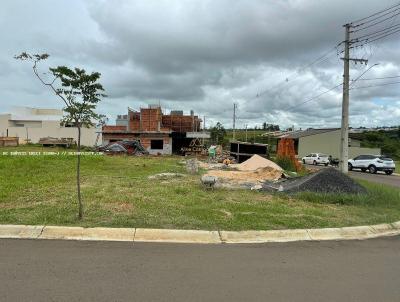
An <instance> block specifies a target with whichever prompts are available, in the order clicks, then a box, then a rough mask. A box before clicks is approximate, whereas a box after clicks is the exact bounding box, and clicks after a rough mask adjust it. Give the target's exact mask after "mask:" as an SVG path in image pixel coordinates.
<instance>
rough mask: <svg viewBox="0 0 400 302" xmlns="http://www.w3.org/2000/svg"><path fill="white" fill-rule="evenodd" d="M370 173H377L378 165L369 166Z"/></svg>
mask: <svg viewBox="0 0 400 302" xmlns="http://www.w3.org/2000/svg"><path fill="white" fill-rule="evenodd" d="M368 169H369V173H371V174H375V173H376V167H375V166H374V165H371V166H369V168H368Z"/></svg>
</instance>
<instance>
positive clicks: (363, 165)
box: [348, 155, 396, 175]
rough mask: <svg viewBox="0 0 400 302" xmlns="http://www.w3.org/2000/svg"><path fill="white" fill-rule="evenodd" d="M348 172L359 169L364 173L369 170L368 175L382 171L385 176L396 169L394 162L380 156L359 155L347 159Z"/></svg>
mask: <svg viewBox="0 0 400 302" xmlns="http://www.w3.org/2000/svg"><path fill="white" fill-rule="evenodd" d="M348 165H349V170H350V171H351V170H353V169H361V171H363V172H365V171H367V170H369V172H370V173H376V172H378V171H384V172H385V173H386V174H387V175H391V174H392V173H393V171H394V170H395V168H396V165H395V163H394V161H393V160H392V159H391V158H389V157H387V156H381V155H359V156H357V157H355V158H353V159H349V162H348Z"/></svg>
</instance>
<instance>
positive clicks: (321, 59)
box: [252, 42, 343, 99]
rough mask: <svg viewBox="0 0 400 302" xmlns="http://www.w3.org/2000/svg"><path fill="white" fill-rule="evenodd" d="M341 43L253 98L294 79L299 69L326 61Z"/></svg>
mask: <svg viewBox="0 0 400 302" xmlns="http://www.w3.org/2000/svg"><path fill="white" fill-rule="evenodd" d="M342 43H343V42H340V43H338V44H337V45H336V46H334V47H332V48H330V49H329V50H328V51H327V52H325V53H324V54H323V55H321V56H319V57H318V58H317V59H315V60H313V61H311V62H310V63H308V64H306V65H304V66H302V67H300V68H299V69H298V70H296V71H295V72H293V73H292V74H290V75H289V76H288V77H286V78H285V79H284V80H283V81H281V82H279V83H278V84H276V85H274V86H272V87H270V88H268V89H266V90H264V91H262V92H260V93H257V95H256V96H255V97H254V98H258V97H260V96H262V95H264V94H266V93H268V92H270V91H272V90H274V89H276V88H278V87H280V86H282V85H284V84H286V83H288V82H289V81H294V80H296V79H297V78H298V77H300V76H301V74H299V73H300V72H301V71H303V70H305V69H307V68H309V67H311V66H313V65H315V64H319V63H322V62H325V61H327V60H328V59H329V56H330V55H331V53H333V52H334V51H335V50H336V51H337V49H338V47H339V46H340V45H341V44H342ZM296 74H297V76H295V77H294V78H291V77H292V76H294V75H296ZM254 98H252V99H254Z"/></svg>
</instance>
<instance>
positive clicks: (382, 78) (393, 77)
mask: <svg viewBox="0 0 400 302" xmlns="http://www.w3.org/2000/svg"><path fill="white" fill-rule="evenodd" d="M396 78H400V75H398V76H391V77H381V78H369V79H359V80H358V81H375V80H386V79H396ZM352 81H354V80H352Z"/></svg>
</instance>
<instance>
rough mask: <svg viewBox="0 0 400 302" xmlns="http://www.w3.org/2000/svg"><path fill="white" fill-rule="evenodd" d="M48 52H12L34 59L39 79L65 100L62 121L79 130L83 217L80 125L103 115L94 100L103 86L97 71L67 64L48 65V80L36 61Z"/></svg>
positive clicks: (87, 123) (24, 58)
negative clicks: (99, 112)
mask: <svg viewBox="0 0 400 302" xmlns="http://www.w3.org/2000/svg"><path fill="white" fill-rule="evenodd" d="M48 57H49V55H48V54H29V53H26V52H23V53H21V54H20V55H18V56H15V59H18V60H22V61H30V62H32V63H33V66H32V69H33V72H34V74H35V76H36V77H37V78H38V79H39V81H40V82H41V83H42V84H43V85H45V86H47V87H49V88H50V89H51V90H52V91H53V92H54V93H55V95H56V96H57V97H59V98H60V99H61V100H62V102H63V103H64V106H65V107H64V108H63V110H64V116H63V120H62V123H63V124H69V125H73V126H75V127H76V128H77V130H78V142H77V151H78V152H77V164H76V186H77V195H78V204H79V210H78V217H79V219H82V217H83V203H82V196H81V182H80V169H81V132H82V127H91V126H94V122H95V121H96V120H100V119H101V118H102V116H101V115H99V114H97V113H95V111H94V110H95V109H96V106H97V104H98V103H99V102H100V100H101V98H102V97H106V95H105V94H104V89H103V86H102V85H101V84H100V83H99V82H98V80H99V79H100V73H98V72H92V73H90V74H88V73H86V71H85V70H84V69H80V68H74V69H70V68H68V67H66V66H58V67H56V68H49V70H50V73H51V75H52V79H51V80H50V81H47V80H45V79H44V78H43V77H42V76H41V75H40V74H39V72H38V63H40V62H41V61H43V60H46V59H47V58H48Z"/></svg>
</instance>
